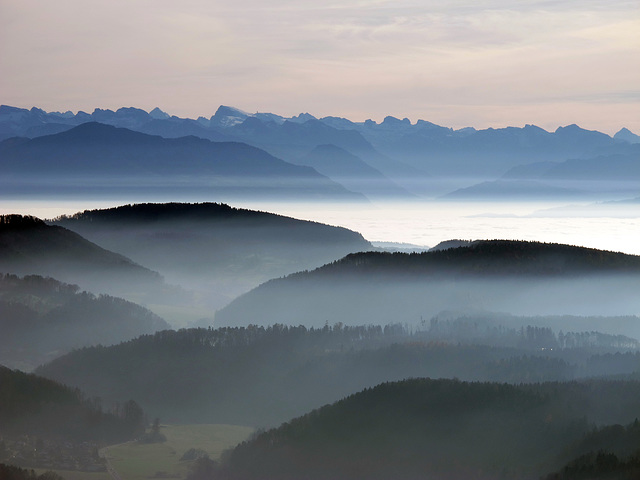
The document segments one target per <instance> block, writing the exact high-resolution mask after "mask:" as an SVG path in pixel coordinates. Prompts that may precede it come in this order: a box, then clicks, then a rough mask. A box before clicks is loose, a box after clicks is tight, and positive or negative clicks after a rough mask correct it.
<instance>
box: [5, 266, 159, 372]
mask: <svg viewBox="0 0 640 480" xmlns="http://www.w3.org/2000/svg"><path fill="white" fill-rule="evenodd" d="M166 328H169V325H168V324H167V323H166V322H165V321H164V320H162V319H161V318H160V317H158V316H156V315H154V314H153V313H151V312H150V311H149V310H147V309H145V308H143V307H140V306H139V305H136V304H134V303H130V302H127V301H125V300H122V299H119V298H114V297H109V296H106V295H101V296H99V297H96V296H94V295H92V294H89V293H87V292H79V288H78V287H77V286H76V285H68V284H65V283H61V282H58V281H56V280H54V279H52V278H43V277H40V276H35V275H31V276H27V277H24V278H19V277H16V276H15V275H8V274H7V275H2V274H0V330H1V331H2V333H3V334H2V337H1V338H0V364H3V365H7V366H11V367H14V368H15V367H19V368H20V369H22V370H31V369H33V368H35V367H36V366H37V365H39V364H41V363H44V362H46V361H50V360H52V359H53V358H55V357H56V356H59V355H61V354H63V353H67V352H68V351H70V350H71V349H73V348H81V347H86V346H90V345H97V344H103V345H109V344H113V343H118V342H121V341H123V340H128V339H131V338H133V337H137V336H138V335H142V334H144V333H153V332H156V331H158V330H163V329H166Z"/></svg>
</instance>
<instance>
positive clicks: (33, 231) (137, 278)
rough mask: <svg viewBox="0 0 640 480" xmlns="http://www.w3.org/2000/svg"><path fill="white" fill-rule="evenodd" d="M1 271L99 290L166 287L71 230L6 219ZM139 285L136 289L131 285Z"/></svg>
mask: <svg viewBox="0 0 640 480" xmlns="http://www.w3.org/2000/svg"><path fill="white" fill-rule="evenodd" d="M0 272H4V273H14V274H17V275H31V274H35V275H45V276H50V277H54V278H56V279H59V280H61V281H64V282H68V283H72V284H79V285H80V286H81V287H82V288H85V289H87V290H91V291H94V292H107V293H112V292H113V293H118V292H120V291H125V292H126V291H129V292H130V291H131V290H134V291H139V290H142V291H144V290H145V289H149V288H160V287H161V286H162V284H163V281H162V277H161V276H160V275H159V274H158V273H156V272H153V271H151V270H149V269H147V268H144V267H142V266H140V265H138V264H136V263H134V262H133V261H131V260H129V259H128V258H126V257H124V256H122V255H120V254H117V253H114V252H111V251H109V250H105V249H104V248H101V247H99V246H98V245H96V244H94V243H92V242H90V241H88V240H86V239H85V238H83V237H81V236H80V235H78V234H77V233H75V232H72V231H70V230H67V229H66V228H63V227H60V226H56V225H47V224H46V223H45V222H43V221H42V220H40V219H38V218H35V217H31V216H23V215H0ZM132 284H135V285H136V287H135V288H134V287H131V288H130V286H131V285H132Z"/></svg>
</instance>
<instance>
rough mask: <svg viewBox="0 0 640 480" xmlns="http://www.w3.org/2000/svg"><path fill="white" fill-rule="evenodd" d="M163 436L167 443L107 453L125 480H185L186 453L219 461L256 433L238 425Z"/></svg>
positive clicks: (174, 430) (171, 429)
mask: <svg viewBox="0 0 640 480" xmlns="http://www.w3.org/2000/svg"><path fill="white" fill-rule="evenodd" d="M161 432H162V433H163V434H164V435H165V436H166V437H167V441H166V442H164V443H155V444H148V445H142V444H137V443H135V442H129V443H124V444H121V445H114V446H111V447H108V448H107V449H105V453H106V455H107V457H108V458H109V460H110V462H111V466H112V467H113V468H114V470H116V471H117V472H118V473H119V474H120V476H121V477H122V478H123V479H126V480H143V479H144V480H147V479H149V478H150V477H154V476H156V474H158V473H162V474H163V475H165V478H184V477H185V476H186V474H187V472H188V471H189V467H190V466H191V464H192V463H193V462H192V461H180V458H181V457H182V455H184V453H185V452H186V451H187V450H189V449H190V448H199V449H201V450H204V451H205V452H207V453H208V454H209V457H210V458H212V459H214V460H217V459H219V458H220V454H221V453H222V452H223V451H224V450H226V449H228V448H230V447H233V446H235V445H237V444H238V443H240V442H242V441H243V440H245V439H246V438H247V437H248V436H249V435H251V433H252V432H253V429H252V428H250V427H240V426H235V425H163V426H162V427H161ZM68 480H73V479H68ZM91 480H93V479H91ZM96 480H98V479H96ZM100 480H102V479H100Z"/></svg>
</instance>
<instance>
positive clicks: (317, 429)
mask: <svg viewBox="0 0 640 480" xmlns="http://www.w3.org/2000/svg"><path fill="white" fill-rule="evenodd" d="M639 385H640V384H638V382H627V383H616V382H606V381H595V380H594V381H590V382H582V383H564V384H558V383H552V384H537V385H529V386H522V385H520V386H512V385H505V384H502V385H501V384H494V383H467V382H460V381H458V380H431V379H412V380H405V381H401V382H396V383H385V384H381V385H378V386H376V387H374V388H370V389H366V390H364V391H362V392H360V393H357V394H355V395H351V396H349V397H347V398H345V399H343V400H340V401H338V402H336V403H334V404H332V405H327V406H324V407H322V408H320V409H318V410H314V411H312V412H310V413H308V414H306V415H304V416H302V417H299V418H296V419H293V420H291V421H289V422H287V423H284V424H283V425H282V426H280V427H279V428H276V429H272V430H269V431H266V432H263V433H261V434H259V435H257V436H256V437H255V438H254V439H253V440H249V441H247V442H244V443H242V444H241V445H239V446H238V447H236V448H235V449H234V450H233V451H232V452H231V453H230V455H228V457H227V461H226V462H225V464H224V465H223V468H222V469H221V472H219V475H218V476H217V477H216V478H223V479H226V478H233V479H239V480H249V479H276V478H277V479H296V478H309V479H314V480H321V479H332V480H339V479H345V480H346V479H372V478H374V479H380V480H382V479H396V478H403V479H422V478H442V479H459V478H460V479H461V478H473V479H479V480H490V479H491V480H493V479H499V478H518V479H520V478H522V479H530V478H538V477H539V476H540V475H542V474H544V473H547V472H549V471H550V470H554V469H557V468H559V467H560V466H561V465H562V464H563V462H566V461H567V460H569V459H570V458H567V450H566V449H567V448H568V447H572V446H573V444H574V443H577V442H579V441H581V440H582V439H583V438H584V437H585V436H586V435H588V434H589V433H590V428H592V427H591V425H592V422H593V423H598V424H602V423H603V422H604V423H618V424H619V423H622V424H629V423H630V422H633V420H634V418H635V415H636V412H637V409H638V408H640V404H638V401H639V400H638V389H639V388H640V387H639ZM606 411H608V412H609V413H613V412H614V411H615V412H616V414H614V415H610V414H609V415H606V417H607V418H605V417H603V413H604V412H606ZM617 427H620V428H622V430H623V431H624V427H621V426H620V425H618V426H617ZM637 430H638V429H637V427H636V429H635V430H634V432H635V437H634V440H635V441H636V442H637V440H638V435H637ZM629 432H630V433H629V435H628V437H629V438H631V437H632V434H631V427H630V428H629ZM593 437H595V435H592V438H593ZM620 438H624V436H620ZM598 443H599V442H594V443H593V444H592V446H595V450H596V451H597V447H598V446H599V445H598ZM600 445H603V442H600ZM638 448H640V445H638V444H636V445H635V446H631V445H630V446H628V447H627V448H620V447H618V449H617V450H618V452H619V451H621V450H622V451H624V453H625V454H627V455H628V454H629V451H631V452H632V453H633V452H637V451H638ZM574 452H575V450H574ZM582 453H586V452H582ZM608 453H610V454H613V451H612V450H609V452H608ZM636 465H637V464H636ZM629 473H630V471H629ZM571 478H578V477H571ZM588 478H596V477H588ZM597 478H632V477H631V476H628V477H626V476H625V477H622V476H620V477H618V476H615V477H604V476H603V477H597Z"/></svg>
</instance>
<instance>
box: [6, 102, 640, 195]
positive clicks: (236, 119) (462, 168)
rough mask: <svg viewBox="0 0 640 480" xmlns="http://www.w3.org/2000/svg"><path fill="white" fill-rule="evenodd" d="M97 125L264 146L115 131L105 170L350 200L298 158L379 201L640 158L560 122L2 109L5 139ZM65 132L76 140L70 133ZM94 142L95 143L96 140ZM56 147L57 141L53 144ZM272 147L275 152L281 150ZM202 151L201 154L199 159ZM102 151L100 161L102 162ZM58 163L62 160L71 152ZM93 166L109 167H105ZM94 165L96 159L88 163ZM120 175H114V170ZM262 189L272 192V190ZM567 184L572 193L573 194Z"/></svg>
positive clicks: (629, 139) (623, 134)
mask: <svg viewBox="0 0 640 480" xmlns="http://www.w3.org/2000/svg"><path fill="white" fill-rule="evenodd" d="M90 122H99V123H102V124H107V125H111V126H115V127H119V128H126V129H128V130H134V131H137V132H141V133H145V134H149V135H157V136H161V137H163V138H165V139H177V138H181V137H185V136H191V137H196V138H200V139H206V140H210V141H214V142H240V143H244V144H248V145H252V146H254V147H257V148H259V149H261V153H259V151H256V150H251V149H249V148H248V147H246V146H244V147H241V146H240V145H237V144H229V143H221V144H220V145H219V146H216V147H213V146H211V144H207V143H198V142H197V141H196V139H195V138H191V139H190V140H186V139H182V140H181V141H180V142H173V143H172V142H168V141H165V142H163V143H161V144H160V143H159V142H158V141H156V143H157V144H158V145H161V146H158V145H156V147H157V149H156V150H153V147H152V145H151V144H152V143H153V142H151V141H150V140H146V141H142V140H141V138H142V137H138V144H137V145H136V146H137V148H138V150H137V152H136V155H139V156H140V158H138V157H137V156H136V157H131V156H130V154H131V152H130V151H128V152H126V153H125V151H123V150H122V147H119V148H120V150H119V151H118V148H116V147H115V145H118V144H119V143H122V142H127V141H130V140H131V138H133V137H129V140H125V139H124V138H115V137H114V138H113V139H112V141H111V142H110V143H111V145H112V146H113V148H115V150H112V151H111V153H112V154H113V155H115V156H116V157H118V158H120V161H119V162H115V161H114V159H113V158H112V159H111V161H107V160H106V159H105V158H104V154H105V152H100V153H101V155H98V154H97V153H98V152H95V151H94V152H91V151H90V150H85V151H84V152H85V153H87V154H89V153H90V154H91V159H92V161H91V163H97V164H102V168H103V170H107V166H111V167H113V168H118V169H122V173H129V174H145V175H151V176H153V175H166V174H168V173H169V172H171V173H174V174H178V173H181V174H189V173H192V172H193V171H194V169H195V168H199V169H202V172H203V174H204V175H205V176H206V175H208V176H209V177H210V176H212V175H239V176H240V177H241V178H244V179H246V178H247V176H249V175H250V173H253V174H254V177H256V176H257V177H259V178H263V176H265V175H266V178H268V179H273V178H274V175H275V174H276V173H278V174H280V175H284V176H285V177H286V178H292V179H295V184H296V185H298V186H300V185H303V188H301V189H300V190H298V191H296V192H294V193H295V194H296V195H300V194H302V192H303V191H304V190H305V189H309V188H311V190H312V191H313V192H312V193H313V194H315V195H316V196H317V195H320V196H326V195H327V194H331V195H333V196H342V198H345V197H346V196H348V193H347V192H345V191H341V190H340V187H339V186H337V185H335V184H331V183H330V182H329V183H327V182H328V181H327V180H326V179H325V180H324V181H321V180H319V179H318V177H317V175H316V174H315V172H313V171H311V170H306V171H305V170H295V168H294V167H293V166H292V165H290V164H297V165H309V166H312V167H313V168H314V169H316V170H318V171H319V172H321V173H323V174H325V175H328V176H329V177H330V178H332V179H333V180H335V181H336V182H338V183H340V181H341V180H342V182H343V183H344V184H345V185H346V186H347V188H349V189H351V190H354V191H356V192H359V193H364V194H365V195H370V196H372V197H374V196H382V197H386V198H387V197H390V196H398V197H400V198H410V196H411V194H414V195H415V194H418V195H424V196H430V197H435V196H438V195H443V194H446V193H450V192H451V191H453V190H456V189H457V188H461V187H462V188H467V187H470V186H471V185H473V184H474V183H478V182H479V181H489V182H490V181H494V180H495V179H496V178H498V177H500V176H502V175H504V174H505V173H506V172H508V171H510V170H511V169H513V168H514V167H519V166H522V165H526V164H530V163H537V162H556V163H559V162H564V161H566V160H569V159H574V160H571V161H572V162H574V165H572V167H571V171H567V173H566V175H565V178H564V180H573V177H571V175H573V174H574V173H575V174H576V175H577V177H578V178H580V179H587V177H588V179H589V180H594V181H600V180H601V178H600V177H598V176H597V175H596V172H600V173H601V172H603V171H604V172H605V177H606V178H611V177H615V176H616V175H619V174H616V173H615V172H616V168H614V166H613V165H611V166H610V165H609V163H608V160H607V159H611V158H615V157H616V156H618V155H622V156H627V157H629V160H628V161H633V159H635V161H636V163H637V162H638V153H637V149H631V150H630V148H629V147H630V146H632V145H634V144H637V143H640V137H638V136H637V135H635V134H634V133H632V132H630V131H629V130H628V129H624V128H623V129H621V130H620V131H619V132H618V133H617V134H616V135H615V136H614V137H610V136H608V135H606V134H603V133H600V132H597V131H589V130H584V129H582V128H580V127H578V126H576V125H569V126H566V127H559V128H558V129H557V130H555V131H554V132H547V131H546V130H543V129H541V128H539V127H536V126H533V125H527V126H525V127H522V128H517V127H508V128H500V129H493V128H489V129H485V130H476V129H474V128H464V129H460V130H454V129H451V128H446V127H442V126H439V125H436V124H433V123H431V122H427V121H423V120H419V121H418V122H416V123H415V124H412V123H411V122H410V121H409V120H408V119H403V120H400V119H397V118H394V117H387V118H385V119H384V121H383V122H381V123H376V122H374V121H372V120H367V121H365V122H352V121H350V120H347V119H344V118H338V117H325V118H321V119H317V118H315V117H313V116H312V115H309V114H300V115H298V116H296V117H291V118H285V117H282V116H280V115H277V114H272V113H255V114H250V113H247V112H243V111H241V110H238V109H235V108H233V107H228V106H221V107H220V108H218V110H217V111H216V113H215V114H214V115H212V116H211V117H210V118H208V119H207V118H204V117H200V118H198V119H195V120H194V119H187V118H178V117H175V116H169V115H168V114H166V113H164V112H162V111H161V110H159V109H157V108H156V109H154V110H152V111H151V112H146V111H144V110H140V109H136V108H121V109H118V110H117V111H111V110H101V109H96V110H95V111H94V112H93V113H91V114H87V113H84V112H78V113H77V114H73V113H71V112H66V113H47V112H44V111H43V110H40V109H37V108H32V109H31V110H27V109H21V108H15V107H9V106H2V107H0V140H1V139H8V138H10V137H27V138H32V139H35V138H36V137H41V136H46V135H51V134H56V135H59V134H61V132H64V131H66V130H69V129H72V128H77V127H78V126H79V125H82V124H85V123H90ZM94 128H97V127H94ZM80 134H83V135H85V136H86V139H87V141H86V142H85V143H86V144H88V143H89V140H88V139H90V138H92V137H91V135H90V132H87V131H83V130H80V131H78V132H76V135H80ZM119 135H121V136H124V132H119ZM60 138H67V139H68V137H60ZM78 140H79V138H78ZM94 140H95V136H94ZM45 143H46V142H45ZM35 145H38V144H37V143H36V144H32V143H29V142H25V141H24V140H20V141H19V140H12V141H10V142H9V143H4V144H2V148H0V165H3V164H5V166H3V167H2V170H0V171H1V172H3V173H4V175H7V174H9V172H11V171H12V169H13V171H15V169H16V168H18V167H17V166H16V162H22V161H23V159H24V168H25V169H26V170H28V169H29V168H35V167H36V166H37V165H38V164H39V163H38V161H36V160H35V159H34V158H33V155H35V153H34V151H35V150H37V147H36V146H35ZM205 145H207V146H205ZM221 145H225V147H222V146H221ZM231 145H234V146H233V147H232V146H231ZM129 146H131V145H129ZM43 147H44V145H43ZM85 147H86V148H88V145H85ZM47 148H52V147H51V145H48V146H47ZM143 148H144V149H145V150H146V149H147V148H149V149H150V151H153V153H149V154H148V152H146V151H144V150H142V149H143ZM158 149H159V151H160V152H161V154H160V157H159V158H160V161H159V164H156V165H152V164H150V163H149V159H150V157H149V156H148V155H152V156H154V155H158ZM262 150H263V151H262ZM41 151H42V150H41ZM72 151H73V149H72ZM264 151H266V152H269V154H270V155H271V156H269V155H267V154H265V153H264ZM195 152H197V153H195ZM214 152H215V153H214ZM76 153H77V150H76ZM123 155H124V158H127V159H128V161H127V162H122V159H123ZM194 155H196V156H197V158H198V161H196V158H195V157H194ZM220 155H223V156H224V157H225V158H226V159H227V160H228V162H230V163H231V164H235V163H237V162H238V159H239V158H242V159H243V160H242V162H240V164H238V165H237V167H238V168H237V169H235V170H234V169H229V166H228V165H227V166H226V169H225V168H223V164H224V162H220V161H219V160H218V162H217V163H216V162H215V161H213V158H218V159H219V158H220ZM273 156H275V157H277V158H282V159H284V160H285V161H286V162H289V163H288V164H284V163H283V162H281V161H280V163H278V162H279V161H276V160H275V159H274V158H273ZM94 157H95V160H93V158H94ZM182 157H184V164H183V165H181V166H180V167H181V168H182V170H180V169H177V167H178V166H177V165H176V164H177V163H182V162H177V161H176V158H182ZM267 157H268V158H269V160H268V161H267V160H266V158H267ZM5 158H6V159H8V160H10V162H9V163H13V164H12V165H11V168H9V169H8V170H7V166H6V163H7V162H6V161H4V159H5ZM54 158H56V159H58V161H59V160H61V159H62V158H63V157H60V156H56V157H54ZM133 158H135V161H133ZM86 159H87V157H86V156H85V160H86ZM171 159H173V161H171ZM582 159H593V161H594V162H596V163H597V164H598V165H597V166H596V167H593V166H589V165H588V162H587V164H584V165H583V164H582ZM69 160H70V159H69V158H67V159H66V160H65V162H62V164H61V165H62V166H64V165H65V164H66V165H67V166H70V163H69ZM214 163H215V164H216V166H215V168H214V166H213V164H214ZM40 164H42V162H40ZM78 165H80V166H82V162H78V161H77V159H76V163H75V166H78ZM267 165H268V167H269V168H267ZM285 165H287V166H286V167H285ZM93 167H94V168H98V167H96V166H95V165H93ZM582 167H584V169H583V168H582ZM83 168H87V166H86V165H84V166H83ZM531 168H533V169H536V168H538V167H531ZM171 169H173V170H171ZM272 169H274V170H272ZM285 170H286V174H285ZM81 171H82V170H81ZM44 172H46V169H45V170H44ZM58 173H60V172H58ZM110 173H111V174H114V172H113V171H111V172H110ZM115 173H118V172H115ZM356 174H357V175H359V176H362V178H363V180H358V182H355V181H352V178H353V176H354V175H356ZM594 175H595V176H594ZM474 180H475V181H474ZM305 182H307V183H305ZM318 182H319V183H318ZM214 185H216V186H217V188H218V189H220V188H222V187H223V185H227V184H226V183H224V182H223V183H222V184H220V183H218V184H216V183H215V182H214ZM309 185H315V187H309ZM244 186H245V187H247V190H245V191H244V192H245V193H246V192H247V191H250V190H252V189H254V190H255V188H256V185H250V186H249V185H246V184H245V185H244ZM270 186H271V187H272V188H275V189H278V190H287V187H289V188H291V185H290V184H287V182H286V181H283V182H281V183H277V184H275V185H273V184H271V185H270ZM512 186H513V185H512ZM249 187H250V188H249ZM503 187H505V185H504V184H503V183H500V184H497V185H493V186H492V185H489V186H487V187H486V188H482V189H480V190H477V189H476V190H477V191H476V190H467V191H465V192H464V193H463V194H462V195H464V196H465V197H474V196H479V197H485V196H486V195H487V191H488V190H497V194H498V195H503V196H504V195H505V194H510V191H509V189H510V188H511V187H506V190H505V188H503ZM262 188H266V187H265V186H264V185H262ZM314 188H315V190H314ZM518 188H520V187H518V186H517V185H515V189H518ZM522 188H524V190H525V191H526V192H528V194H531V195H534V196H537V197H538V198H539V197H547V196H549V195H552V196H554V195H555V196H557V195H561V196H564V195H565V194H569V195H573V194H575V193H576V191H575V190H572V188H571V187H567V186H566V185H560V186H555V185H542V186H536V184H529V185H525V186H524V187H522ZM565 188H569V191H567V190H565ZM511 190H513V188H511ZM263 193H264V190H263ZM306 193H307V194H309V193H310V192H306ZM578 193H579V192H578ZM313 194H312V195H311V196H313ZM605 194H609V192H605ZM307 196H308V195H307Z"/></svg>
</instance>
